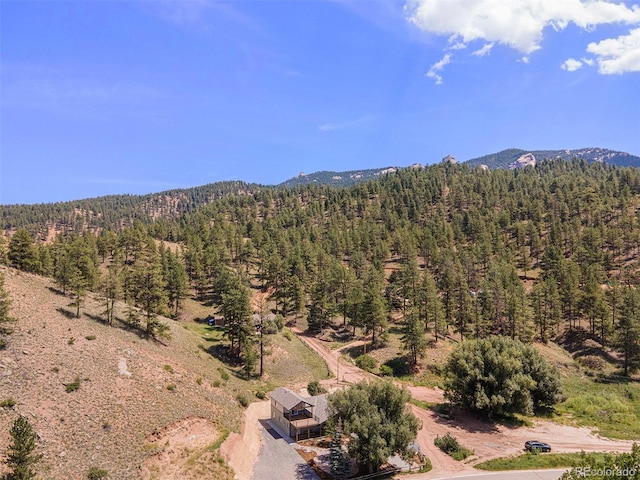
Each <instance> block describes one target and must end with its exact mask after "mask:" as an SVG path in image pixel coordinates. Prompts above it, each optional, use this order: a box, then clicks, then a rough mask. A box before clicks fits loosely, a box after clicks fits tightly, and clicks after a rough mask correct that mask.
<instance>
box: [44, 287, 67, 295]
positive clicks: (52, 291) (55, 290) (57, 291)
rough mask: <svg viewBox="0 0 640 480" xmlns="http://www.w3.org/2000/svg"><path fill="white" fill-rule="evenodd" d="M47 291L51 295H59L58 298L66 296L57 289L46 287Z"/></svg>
mask: <svg viewBox="0 0 640 480" xmlns="http://www.w3.org/2000/svg"><path fill="white" fill-rule="evenodd" d="M47 289H48V290H49V291H50V292H51V293H55V294H56V295H60V296H63V297H64V296H66V294H65V293H64V292H63V291H62V290H60V289H59V288H56V287H47Z"/></svg>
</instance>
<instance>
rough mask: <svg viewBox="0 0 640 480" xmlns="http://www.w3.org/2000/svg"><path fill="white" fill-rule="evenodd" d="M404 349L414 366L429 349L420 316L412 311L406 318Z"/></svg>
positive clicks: (403, 338)
mask: <svg viewBox="0 0 640 480" xmlns="http://www.w3.org/2000/svg"><path fill="white" fill-rule="evenodd" d="M400 341H401V342H402V348H403V349H404V350H406V351H407V352H409V363H410V364H411V365H412V366H415V365H417V364H418V357H421V356H422V355H423V354H424V351H425V349H426V348H427V340H426V338H425V336H424V327H423V325H422V322H421V321H420V319H419V318H418V315H417V314H416V313H415V312H413V311H411V312H409V314H408V315H407V316H405V318H404V326H403V328H402V338H401V339H400Z"/></svg>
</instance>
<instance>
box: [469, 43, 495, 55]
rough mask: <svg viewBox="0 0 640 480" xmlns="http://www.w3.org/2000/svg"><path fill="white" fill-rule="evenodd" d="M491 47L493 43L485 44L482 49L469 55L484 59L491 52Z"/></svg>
mask: <svg viewBox="0 0 640 480" xmlns="http://www.w3.org/2000/svg"><path fill="white" fill-rule="evenodd" d="M493 45H494V44H493V43H487V44H485V45H484V46H483V47H482V48H479V49H478V50H476V51H475V52H473V53H472V54H471V55H475V56H476V57H484V56H485V55H488V54H489V52H491V49H492V48H493Z"/></svg>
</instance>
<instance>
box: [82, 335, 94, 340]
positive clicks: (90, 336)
mask: <svg viewBox="0 0 640 480" xmlns="http://www.w3.org/2000/svg"><path fill="white" fill-rule="evenodd" d="M84 338H86V339H87V340H95V339H96V336H95V335H87V336H86V337H84Z"/></svg>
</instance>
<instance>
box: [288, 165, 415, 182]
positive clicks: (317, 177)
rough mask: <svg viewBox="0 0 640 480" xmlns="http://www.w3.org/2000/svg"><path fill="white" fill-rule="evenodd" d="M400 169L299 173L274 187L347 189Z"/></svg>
mask: <svg viewBox="0 0 640 480" xmlns="http://www.w3.org/2000/svg"><path fill="white" fill-rule="evenodd" d="M416 167H418V168H422V165H416ZM401 168H407V167H385V168H369V169H364V170H349V171H346V172H332V171H326V170H324V171H321V172H314V173H311V174H309V175H306V174H304V173H301V174H300V175H298V176H297V177H293V178H290V179H289V180H285V181H284V182H282V183H280V184H278V185H276V186H277V187H294V186H296V185H309V184H320V185H334V186H340V187H349V186H351V185H355V184H356V183H360V182H365V181H367V180H372V179H375V178H377V177H379V176H380V175H385V174H388V173H395V172H397V171H398V170H399V169H401Z"/></svg>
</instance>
